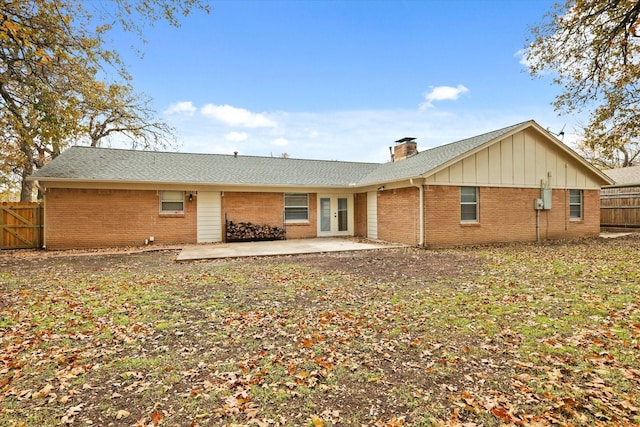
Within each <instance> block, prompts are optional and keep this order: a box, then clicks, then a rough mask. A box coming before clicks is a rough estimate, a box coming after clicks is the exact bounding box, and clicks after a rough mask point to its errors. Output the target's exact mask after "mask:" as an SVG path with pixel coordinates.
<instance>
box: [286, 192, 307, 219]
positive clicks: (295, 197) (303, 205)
mask: <svg viewBox="0 0 640 427" xmlns="http://www.w3.org/2000/svg"><path fill="white" fill-rule="evenodd" d="M284 220H285V222H304V221H309V195H308V194H306V193H284Z"/></svg>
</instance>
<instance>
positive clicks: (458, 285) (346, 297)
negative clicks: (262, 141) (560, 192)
mask: <svg viewBox="0 0 640 427" xmlns="http://www.w3.org/2000/svg"><path fill="white" fill-rule="evenodd" d="M639 249H640V239H638V238H636V237H633V238H626V239H620V240H615V241H610V240H587V241H579V242H569V243H562V244H560V243H553V244H544V245H534V244H522V245H507V246H496V247H482V248H466V249H453V250H446V251H427V250H419V249H392V250H384V251H371V252H366V253H358V254H333V255H330V254H327V255H323V256H297V257H278V258H268V259H251V260H241V261H215V262H199V263H187V264H177V263H174V262H173V261H172V259H173V257H174V256H175V252H170V251H166V252H160V253H147V254H120V255H109V256H99V255H96V256H92V257H90V258H89V257H78V256H67V257H65V256H56V257H47V256H46V255H45V254H42V255H39V254H37V253H36V254H34V255H32V258H30V259H28V260H21V262H18V261H16V260H15V259H14V260H11V259H10V258H9V257H8V256H7V255H4V254H3V256H2V258H0V262H2V263H3V264H4V267H3V270H4V271H3V272H2V273H1V274H0V425H1V426H49V425H51V426H52V425H59V424H65V423H66V424H72V425H113V426H120V425H122V426H132V425H138V426H146V425H177V426H187V425H191V426H197V425H245V424H257V425H258V426H271V425H274V426H275V425H286V426H293V425H310V426H322V425H327V426H329V425H349V424H352V425H363V424H364V425H376V426H391V427H393V426H399V425H411V426H432V425H464V424H465V423H468V425H474V424H473V423H475V425H489V426H491V425H496V426H497V425H505V424H506V425H552V424H566V425H603V426H604V425H637V424H638V423H640V392H639V391H638V390H639V389H640V362H639V361H638V354H639V350H640V303H639V298H638V295H639V290H640V285H639V283H638V282H640V277H639V276H640V268H639V267H638V266H637V264H636V260H637V259H638V255H639Z"/></svg>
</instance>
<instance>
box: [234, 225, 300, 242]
mask: <svg viewBox="0 0 640 427" xmlns="http://www.w3.org/2000/svg"><path fill="white" fill-rule="evenodd" d="M226 224H227V242H239V241H252V240H284V239H286V237H287V236H286V231H285V230H284V228H281V227H274V226H271V225H261V224H253V223H250V222H233V221H227V222H226Z"/></svg>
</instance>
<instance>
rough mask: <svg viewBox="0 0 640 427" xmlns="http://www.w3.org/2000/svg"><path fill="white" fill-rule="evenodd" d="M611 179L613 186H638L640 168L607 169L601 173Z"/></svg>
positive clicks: (639, 182)
mask: <svg viewBox="0 0 640 427" xmlns="http://www.w3.org/2000/svg"><path fill="white" fill-rule="evenodd" d="M602 172H604V173H605V174H607V175H608V176H609V178H611V179H613V180H614V181H615V182H616V184H615V185H631V184H640V166H630V167H627V168H618V169H608V170H604V171H602Z"/></svg>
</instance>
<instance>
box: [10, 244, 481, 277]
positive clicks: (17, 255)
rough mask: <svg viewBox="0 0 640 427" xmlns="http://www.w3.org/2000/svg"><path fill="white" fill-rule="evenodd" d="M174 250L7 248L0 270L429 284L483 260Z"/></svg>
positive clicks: (400, 252) (398, 251) (447, 255)
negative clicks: (226, 270) (213, 270)
mask: <svg viewBox="0 0 640 427" xmlns="http://www.w3.org/2000/svg"><path fill="white" fill-rule="evenodd" d="M179 253H180V250H179V249H176V248H162V247H160V248H157V249H154V250H148V249H145V248H139V247H128V248H120V249H113V248H111V249H94V250H68V251H41V250H12V251H1V252H0V266H1V267H2V269H3V270H5V271H22V272H30V274H37V272H39V271H42V270H47V269H49V268H52V267H56V268H58V267H62V268H63V271H67V272H75V273H83V272H96V271H103V272H106V271H112V270H117V269H119V268H121V267H124V266H126V267H127V268H131V267H134V266H135V267H138V268H140V269H141V270H144V271H159V270H181V269H193V268H194V267H195V268H196V269H197V268H198V267H202V268H208V267H211V266H215V265H225V264H237V263H246V262H252V263H256V264H271V265H273V264H287V263H289V264H290V263H294V264H302V265H308V266H312V267H314V268H316V269H318V270H321V271H325V272H333V271H335V272H341V273H348V274H357V275H359V276H364V277H366V278H368V279H372V280H375V281H387V280H400V281H402V280H403V279H406V280H413V281H420V282H432V281H435V280H438V279H441V278H443V277H445V278H449V279H453V278H456V277H459V276H461V275H463V274H464V275H474V274H477V273H478V272H479V271H480V270H481V268H482V265H483V264H484V263H485V262H486V261H484V260H481V259H480V258H478V257H476V256H475V255H473V252H472V251H469V253H468V254H459V253H456V254H454V253H451V252H447V251H430V250H424V249H418V248H384V249H376V250H367V251H355V252H330V253H321V254H302V255H284V256H270V257H250V258H241V259H240V258H231V259H216V260H200V261H185V262H176V261H175V260H176V257H177V256H178V254H179Z"/></svg>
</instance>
